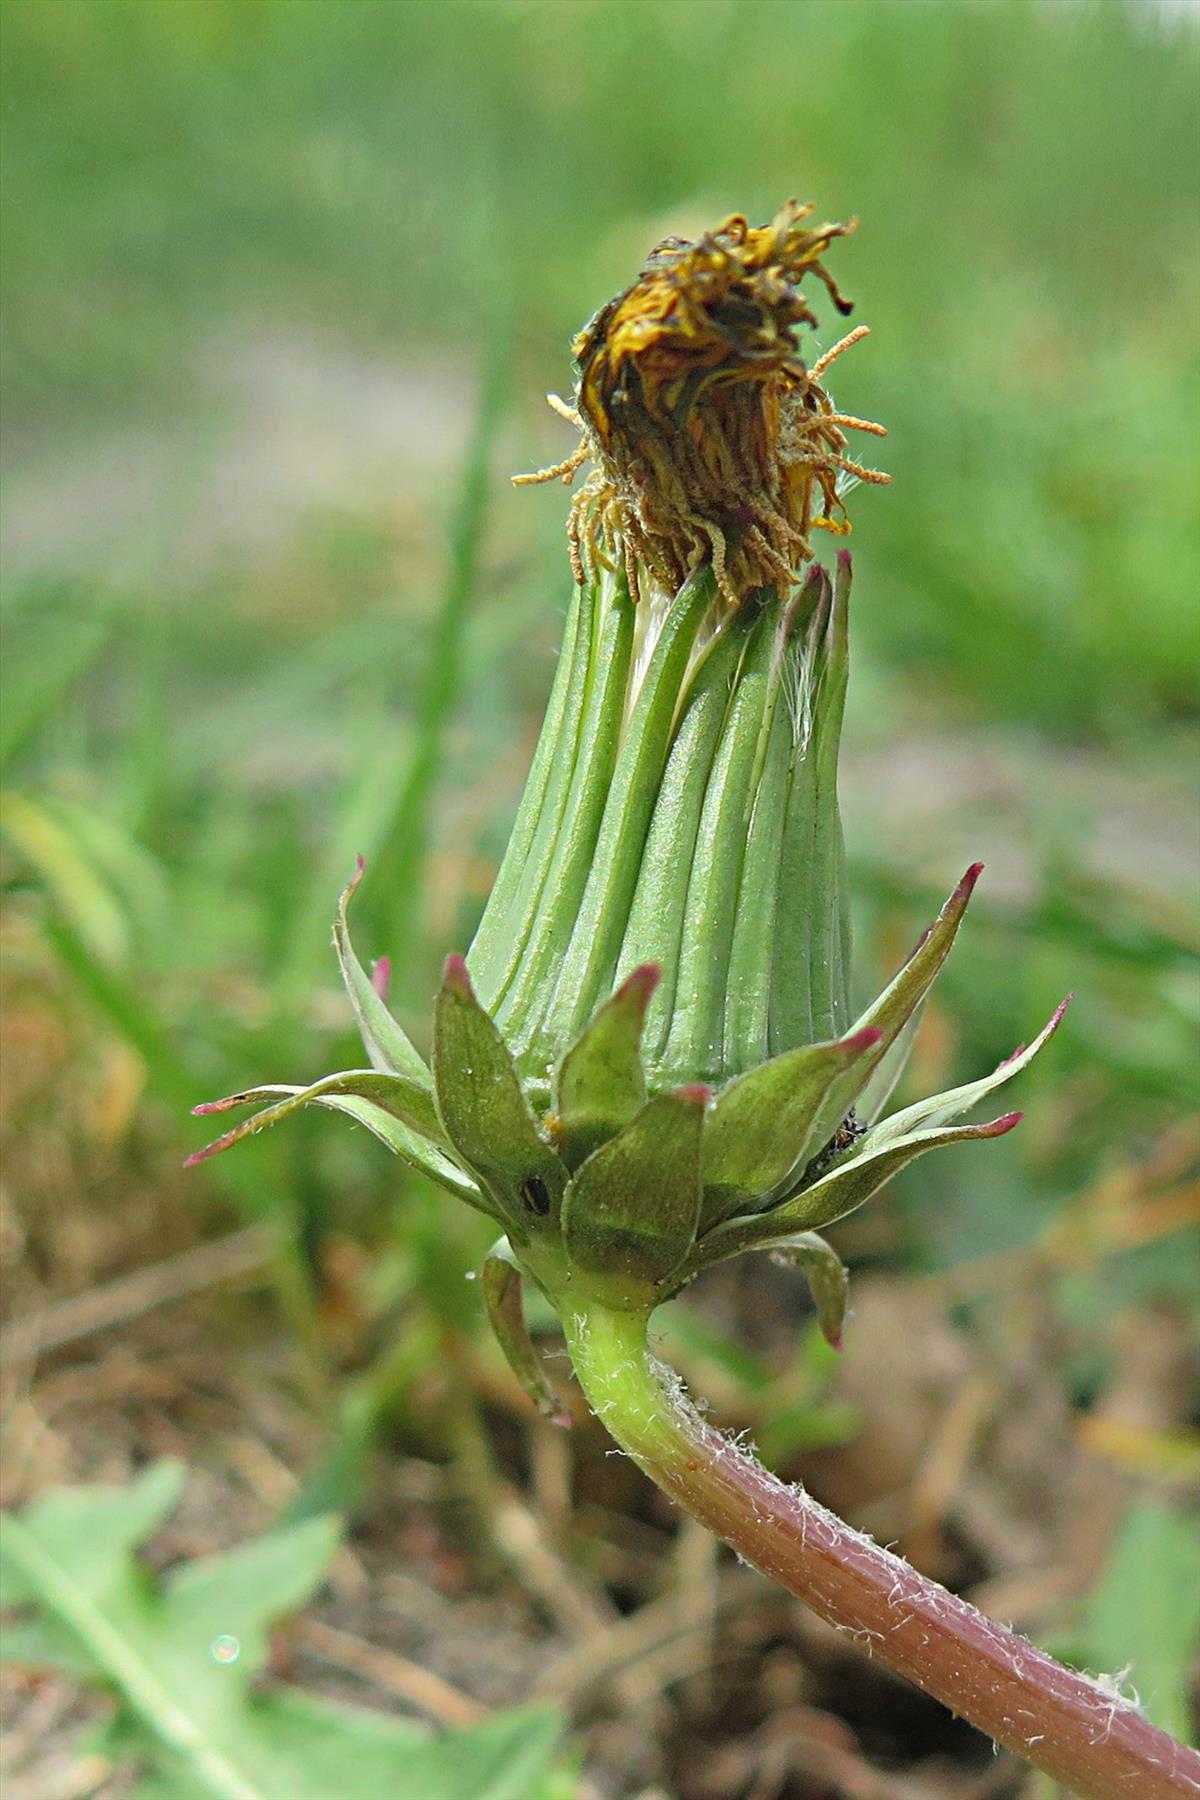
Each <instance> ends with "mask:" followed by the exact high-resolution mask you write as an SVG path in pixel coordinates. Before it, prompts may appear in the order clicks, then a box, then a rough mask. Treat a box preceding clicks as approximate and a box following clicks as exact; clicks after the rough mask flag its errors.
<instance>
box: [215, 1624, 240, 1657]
mask: <svg viewBox="0 0 1200 1800" xmlns="http://www.w3.org/2000/svg"><path fill="white" fill-rule="evenodd" d="M211 1647H212V1659H213V1661H214V1662H218V1663H235V1662H236V1661H237V1659H238V1657H239V1656H240V1655H241V1654H242V1646H241V1644H240V1643H239V1642H238V1640H237V1639H236V1638H235V1637H234V1636H233V1635H232V1633H231V1632H228V1631H223V1632H222V1633H221V1635H220V1636H219V1637H215V1638H214V1639H213V1641H212V1646H211Z"/></svg>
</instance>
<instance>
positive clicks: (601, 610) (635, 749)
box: [193, 555, 1065, 1421]
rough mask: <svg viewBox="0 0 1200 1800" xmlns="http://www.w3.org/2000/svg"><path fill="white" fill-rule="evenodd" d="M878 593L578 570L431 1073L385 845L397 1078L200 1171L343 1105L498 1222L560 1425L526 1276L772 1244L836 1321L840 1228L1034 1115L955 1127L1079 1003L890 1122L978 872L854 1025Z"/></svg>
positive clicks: (294, 1103) (336, 1079)
mask: <svg viewBox="0 0 1200 1800" xmlns="http://www.w3.org/2000/svg"><path fill="white" fill-rule="evenodd" d="M849 597H850V562H849V558H848V557H847V556H844V555H843V556H842V557H841V558H839V569H838V576H837V580H836V581H835V582H831V581H830V579H829V577H828V575H827V574H826V573H825V571H824V570H823V569H820V568H818V567H815V566H814V567H813V568H812V569H811V570H810V572H809V575H808V578H807V580H806V581H805V583H804V584H803V586H802V587H801V588H800V589H799V590H798V591H797V592H796V594H795V595H794V596H793V597H792V598H790V599H787V600H782V599H780V598H779V596H778V595H776V594H775V593H774V592H773V591H772V590H770V589H761V590H759V591H757V592H756V593H755V594H754V595H752V596H751V597H750V598H749V599H748V600H747V601H746V602H744V603H743V604H742V605H741V606H739V607H736V608H735V607H731V606H730V605H729V604H728V602H727V601H726V600H725V599H724V598H723V597H721V596H719V595H718V594H717V593H716V590H715V586H714V582H713V578H712V573H711V570H709V569H703V570H701V571H700V572H699V573H697V574H696V575H695V576H694V577H693V578H692V579H691V580H690V581H689V582H688V583H687V584H686V585H685V587H684V588H683V589H682V590H681V591H680V593H679V594H678V595H676V596H673V597H671V598H668V597H666V596H665V595H658V596H654V595H650V596H646V595H643V598H642V599H641V600H640V601H639V603H638V604H637V605H636V606H634V605H633V604H632V603H631V601H630V598H629V593H628V589H627V586H626V584H625V580H624V577H623V576H618V575H614V574H610V573H608V572H607V571H605V572H602V574H601V577H600V579H598V580H597V581H595V582H593V583H591V584H590V585H584V586H581V587H579V588H577V589H576V592H575V595H574V600H573V604H572V608H571V613H570V616H569V618H568V622H567V628H566V637H565V643H564V648H563V654H562V658H561V661H560V664H559V669H558V674H557V678H556V681H555V686H554V691H553V694H552V695H551V699H550V703H549V707H548V710H547V714H546V720H545V724H544V726H543V730H542V736H541V740H540V742H539V745H538V748H537V752H536V755H535V758H534V763H533V768H532V771H531V773H530V777H529V782H528V785H527V787H526V791H525V795H524V798H523V799H522V802H521V806H520V810H519V812H518V815H517V820H516V823H515V825H514V828H513V833H512V838H511V841H510V844H509V847H508V850H507V853H506V855H505V858H504V862H503V864H502V867H501V869H500V872H499V875H498V876H497V879H496V883H495V886H494V889H493V891H492V895H491V898H490V900H489V902H488V905H487V908H486V911H485V912H484V915H483V919H482V921H481V923H480V926H479V930H478V932H477V934H476V937H475V941H474V943H473V944H472V946H471V949H470V951H469V952H468V954H467V956H466V957H465V958H463V957H461V956H451V957H450V958H449V959H448V960H447V963H446V969H445V976H444V979H443V983H442V987H441V990H440V992H439V994H438V996H437V999H436V1003H435V1009H434V1024H433V1054H432V1068H430V1067H429V1066H427V1065H426V1063H425V1062H424V1061H423V1060H422V1058H421V1057H420V1056H419V1054H418V1053H417V1051H416V1050H415V1049H414V1047H413V1045H412V1044H411V1043H410V1042H409V1040H408V1038H407V1037H406V1036H405V1034H404V1032H403V1031H402V1030H401V1029H400V1026H399V1025H398V1024H397V1023H396V1021H395V1019H394V1018H393V1017H392V1015H391V1013H390V1012H389V1011H388V1008H387V1006H386V1004H385V1002H384V999H383V998H382V996H381V994H380V993H379V992H377V991H376V988H375V986H374V985H373V984H372V981H371V980H370V978H369V977H368V976H367V974H366V973H365V971H364V970H363V968H362V966H361V964H360V963H359V962H358V960H357V958H356V956H355V954H354V951H353V948H352V946H351V943H350V937H349V932H348V929H347V924H346V906H347V903H348V901H349V899H350V897H351V896H352V894H353V892H354V889H355V887H356V886H357V884H358V881H359V879H360V878H361V874H362V870H361V866H360V869H359V872H358V874H357V875H356V876H355V879H354V881H353V882H352V883H351V885H350V887H349V888H348V889H347V891H346V894H345V895H344V896H343V898H342V902H341V904H340V906H339V908H338V915H337V922H336V926H335V942H336V946H337V952H338V957H339V960H340V963H341V968H342V973H343V976H344V979H345V982H346V986H347V989H348V991H349V994H350V998H351V1002H352V1004H353V1007H354V1010H355V1014H356V1017H357V1020H358V1024H359V1028H360V1030H361V1033H362V1038H363V1043H364V1045H365V1048H366V1053H367V1057H368V1060H369V1062H370V1064H371V1067H370V1068H368V1069H359V1070H350V1071H348V1072H345V1073H342V1074H337V1075H331V1076H328V1077H326V1078H325V1079H324V1080H322V1081H319V1082H316V1083H315V1084H314V1085H313V1086H311V1087H307V1088H296V1087H268V1088H255V1089H252V1090H249V1091H247V1092H245V1093H242V1094H235V1095H233V1096H231V1097H230V1098H229V1099H227V1100H220V1101H216V1102H213V1103H211V1104H210V1105H209V1106H207V1107H201V1108H199V1109H198V1110H200V1111H201V1112H217V1111H223V1110H225V1109H226V1108H230V1107H236V1106H243V1105H251V1104H254V1103H256V1102H267V1103H268V1104H267V1105H266V1106H265V1108H264V1110H261V1111H259V1112H257V1113H256V1114H255V1115H254V1116H253V1117H252V1118H250V1119H249V1120H247V1121H246V1122H244V1123H243V1124H241V1125H238V1126H237V1127H235V1129H233V1130H232V1131H230V1132H228V1133H227V1134H226V1135H225V1136H224V1137H222V1138H220V1139H218V1140H217V1142H216V1143H215V1144H212V1145H210V1146H209V1147H208V1149H207V1150H204V1151H201V1152H199V1154H198V1157H197V1158H194V1159H193V1160H198V1159H199V1157H204V1156H208V1155H211V1154H212V1153H213V1152H215V1151H217V1150H223V1149H226V1148H228V1147H229V1146H230V1145H231V1144H234V1143H236V1142H237V1141H238V1140H239V1139H240V1138H242V1137H245V1136H247V1135H248V1134H250V1133H252V1132H255V1131H258V1130H261V1129H262V1128H263V1127H264V1126H266V1125H270V1124H274V1123H276V1122H277V1121H278V1120H279V1119H282V1118H284V1117H286V1116H287V1115H288V1114H289V1113H291V1112H293V1111H295V1110H296V1109H297V1108H299V1107H301V1106H305V1105H309V1104H315V1105H320V1106H325V1107H329V1108H332V1109H333V1110H335V1111H340V1112H343V1113H346V1114H348V1115H349V1116H350V1117H351V1118H353V1119H355V1120H357V1121H358V1122H359V1123H361V1124H363V1125H366V1126H367V1127H368V1128H369V1129H370V1130H371V1131H373V1132H374V1133H375V1134H376V1136H378V1137H379V1138H381V1139H382V1140H383V1142H384V1143H386V1144H387V1145H388V1146H389V1147H390V1148H391V1149H392V1150H394V1151H395V1152H396V1153H397V1155H399V1156H401V1157H403V1158H404V1159H405V1160H406V1161H407V1162H409V1163H410V1164H411V1165H412V1166H413V1167H414V1168H416V1169H419V1170H420V1171H421V1172H422V1173H424V1174H426V1175H428V1176H430V1177H431V1179H433V1180H435V1181H438V1182H440V1183H441V1184H442V1185H443V1186H445V1187H446V1188H448V1189H449V1190H450V1191H451V1192H452V1193H454V1194H456V1195H458V1197H459V1198H460V1199H463V1200H466V1201H468V1202H469V1203H470V1204H471V1205H473V1206H475V1207H476V1208H478V1209H479V1210H480V1211H481V1212H484V1213H486V1214H488V1215H489V1217H491V1218H492V1219H493V1220H494V1221H495V1222H496V1224H497V1226H498V1227H499V1229H500V1231H501V1232H502V1233H503V1236H502V1237H501V1239H500V1241H499V1243H498V1244H497V1246H496V1248H495V1249H494V1250H493V1251H492V1252H491V1254H490V1256H489V1257H488V1259H487V1262H486V1264H485V1268H484V1282H483V1288H484V1294H485V1299H486V1303H487V1307H488V1311H489V1315H490V1317H491V1320H492V1323H493V1325H494V1327H495V1330H496V1333H497V1336H498V1337H499V1339H500V1341H501V1343H502V1344H503V1346H504V1348H505V1351H506V1353H507V1354H508V1357H509V1360H510V1362H511V1363H512V1366H513V1368H514V1370H515V1371H516V1373H517V1375H518V1376H519V1377H520V1379H521V1380H522V1382H523V1383H524V1384H525V1386H526V1388H527V1389H528V1390H529V1392H530V1393H531V1394H532V1396H533V1397H534V1399H535V1400H536V1401H537V1403H538V1404H539V1406H541V1407H542V1409H543V1411H545V1412H546V1413H547V1415H548V1416H550V1417H555V1418H558V1419H560V1421H561V1413H560V1412H559V1409H558V1406H557V1402H556V1401H555V1399H554V1397H553V1395H552V1394H551V1393H550V1391H549V1389H548V1387H547V1385H546V1384H545V1382H544V1381H543V1380H542V1377H541V1375H540V1373H539V1371H538V1369H537V1365H536V1361H535V1358H534V1355H533V1351H532V1347H531V1345H530V1343H529V1340H528V1337H527V1335H526V1333H525V1329H524V1324H523V1319H522V1312H521V1299H520V1280H521V1276H522V1275H526V1276H529V1277H531V1278H532V1279H533V1280H534V1281H535V1282H536V1283H537V1284H538V1285H539V1287H541V1288H542V1289H543V1291H544V1292H545V1293H546V1294H547V1296H548V1297H549V1299H550V1301H551V1302H552V1304H553V1305H554V1306H555V1307H556V1308H558V1309H559V1310H560V1311H563V1310H565V1309H568V1308H571V1307H572V1305H573V1302H574V1303H577V1304H579V1305H587V1304H592V1303H599V1304H601V1305H603V1306H606V1307H608V1308H610V1309H614V1310H619V1311H630V1312H641V1313H645V1312H648V1311H649V1310H650V1309H651V1308H653V1307H654V1306H655V1305H657V1304H658V1303H659V1302H660V1301H662V1300H665V1299H667V1298H669V1297H670V1296H671V1295H673V1294H675V1293H677V1292H678V1291H679V1290H680V1289H681V1288H682V1287H684V1286H685V1285H686V1284H687V1283H688V1282H689V1281H691V1280H692V1279H693V1277H694V1276H695V1275H696V1274H697V1273H699V1271H700V1270H702V1269H705V1268H707V1267H709V1266H710V1265H711V1264H713V1263H716V1262H720V1261H722V1260H724V1259H726V1258H728V1257H731V1256H736V1255H739V1254H740V1253H741V1252H743V1251H746V1250H764V1249H769V1250H774V1251H778V1252H783V1253H785V1254H788V1255H790V1256H791V1257H793V1258H794V1259H795V1260H796V1261H797V1262H798V1263H799V1264H800V1265H801V1267H802V1268H803V1269H804V1271H805V1273H806V1275H807V1277H808V1280H809V1283H810V1286H811V1287H812V1290H813V1294H814V1298H815V1301H816V1304H817V1309H818V1313H819V1316H820V1319H821V1324H822V1327H823V1329H824V1331H825V1333H826V1335H827V1336H828V1337H829V1338H830V1339H831V1341H833V1342H838V1341H839V1340H840V1334H841V1326H842V1317H843V1312H844V1308H845V1292H846V1281H845V1271H844V1270H843V1268H842V1266H841V1263H840V1262H839V1260H838V1258H837V1256H836V1254H835V1253H834V1252H833V1250H831V1249H830V1247H829V1246H828V1245H827V1244H826V1243H825V1242H824V1241H823V1240H822V1239H821V1238H820V1237H819V1236H818V1235H816V1234H817V1231H818V1229H819V1228H820V1227H822V1226H826V1225H829V1224H831V1223H832V1222H833V1221H834V1220H836V1219H840V1218H842V1217H843V1216H844V1215H845V1214H846V1213H848V1212H851V1211H853V1210H854V1209H855V1208H856V1207H858V1206H861V1205H862V1204H863V1202H864V1201H866V1200H869V1199H870V1198H871V1196H872V1195H873V1194H874V1193H876V1192H877V1191H878V1189H879V1188H880V1187H881V1186H882V1185H883V1183H884V1182H885V1181H887V1180H888V1178H889V1177H890V1176H891V1175H893V1174H895V1173H896V1171H897V1170H898V1169H901V1168H903V1166H904V1165H905V1164H906V1163H908V1162H910V1161H911V1160H912V1159H913V1158H914V1157H917V1156H920V1155H922V1154H923V1153H924V1152H925V1151H926V1150H931V1149H933V1148H935V1147H936V1146H937V1145H939V1144H945V1143H956V1142H960V1141H962V1140H964V1139H970V1138H986V1137H998V1136H1000V1135H1001V1134H1002V1133H1003V1132H1005V1131H1007V1130H1009V1129H1010V1128H1011V1127H1012V1126H1013V1125H1015V1124H1016V1123H1017V1121H1018V1119H1019V1118H1020V1116H1021V1115H1020V1114H1019V1113H1007V1114H1004V1115H1003V1116H1002V1117H1000V1118H996V1119H993V1120H991V1121H990V1122H987V1123H983V1124H965V1125H964V1124H958V1123H955V1121H956V1120H958V1119H959V1118H960V1117H961V1116H962V1114H964V1113H965V1112H966V1111H967V1110H968V1109H969V1108H971V1107H972V1106H974V1105H975V1103H976V1102H978V1101H980V1100H982V1099H983V1098H984V1097H985V1096H986V1095H987V1094H988V1093H990V1091H991V1090H992V1089H993V1088H994V1087H998V1086H999V1085H1000V1084H1001V1083H1002V1082H1003V1081H1006V1080H1007V1079H1008V1078H1009V1077H1010V1076H1012V1075H1014V1074H1016V1073H1017V1072H1018V1071H1019V1070H1020V1069H1022V1068H1024V1066H1025V1065H1026V1063H1028V1061H1029V1060H1030V1059H1031V1057H1032V1056H1034V1055H1035V1054H1036V1052H1037V1051H1038V1050H1039V1049H1040V1048H1041V1045H1042V1044H1043V1043H1044V1042H1045V1040H1046V1038H1047V1037H1048V1036H1049V1035H1050V1033H1051V1032H1052V1031H1053V1030H1054V1028H1055V1026H1056V1024H1057V1023H1058V1020H1059V1018H1060V1016H1061V1012H1062V1008H1060V1009H1059V1011H1058V1012H1057V1013H1056V1014H1055V1015H1054V1017H1053V1018H1052V1019H1051V1020H1050V1022H1049V1024H1048V1025H1047V1026H1046V1027H1045V1030H1044V1031H1043V1032H1042V1033H1041V1035H1040V1036H1039V1037H1038V1038H1037V1039H1036V1040H1035V1042H1034V1043H1033V1044H1031V1045H1030V1046H1029V1048H1028V1049H1025V1048H1022V1049H1021V1050H1019V1051H1018V1052H1017V1053H1016V1054H1015V1055H1014V1056H1013V1057H1011V1058H1010V1059H1009V1060H1008V1061H1007V1062H1005V1063H1002V1064H1001V1065H1000V1067H999V1068H998V1069H997V1070H995V1072H994V1073H993V1074H992V1075H990V1076H988V1077H986V1078H985V1079H983V1080H980V1081H977V1082H974V1083H971V1084H968V1085H967V1086H965V1087H961V1088H956V1089H954V1090H952V1091H951V1092H949V1093H945V1094H940V1095H938V1096H937V1097H936V1098H934V1099H932V1100H929V1101H926V1102H923V1103H920V1104H918V1105H916V1106H910V1107H908V1108H907V1109H906V1110H905V1111H903V1112H900V1113H896V1114H894V1115H893V1116H891V1117H890V1118H881V1117H879V1111H880V1108H881V1106H882V1105H883V1104H884V1103H885V1101H886V1097H887V1094H888V1093H889V1092H890V1091H891V1088H892V1086H893V1084H894V1081H895V1079H896V1076H897V1074H898V1072H899V1067H900V1065H901V1063H902V1061H903V1057H904V1055H905V1053H906V1051H907V1048H908V1045H909V1043H910V1041H911V1038H912V1027H913V1025H914V1023H915V1021H916V1017H917V1015H918V1013H919V1010H920V1008H921V1006H922V1004H923V1002H924V1000H925V997H926V995H927V994H928V992H929V989H930V987H931V985H932V983H933V981H934V979H935V978H936V976H937V973H938V971H939V969H940V968H941V966H942V963H943V962H944V961H945V958H946V956H947V954H948V952H949V950H950V947H951V945H952V944H953V942H954V938H955V934H956V933H957V931H958V927H959V924H960V922H961V920H962V917H963V914H964V912H965V910H966V906H967V902H968V900H969V898H970V894H971V890H972V888H973V887H974V884H975V880H976V878H977V876H978V874H979V866H978V865H976V866H974V867H973V868H971V869H969V870H968V871H967V873H966V875H965V876H964V877H963V879H962V881H961V882H960V883H959V885H958V887H957V888H956V889H955V891H954V893H953V894H952V895H951V896H950V898H949V900H948V901H947V902H946V905H945V906H944V908H943V909H942V912H941V913H940V914H939V916H938V918H937V919H936V920H935V921H934V923H933V924H932V925H931V926H930V928H929V930H928V931H927V932H926V933H925V935H924V937H923V938H922V939H921V941H920V943H919V944H918V945H917V947H916V949H915V950H914V951H913V954H912V955H911V957H910V958H909V960H908V962H907V963H905V965H904V967H903V968H902V969H901V970H900V972H899V973H898V974H897V975H896V977H895V979H894V980H893V981H892V983H891V985H890V986H889V987H888V988H887V989H886V990H885V991H884V992H883V994H881V995H880V997H879V998H878V999H877V1000H875V1001H874V1002H873V1003H872V1004H871V1005H870V1006H869V1007H868V1008H867V1009H866V1010H865V1011H864V1012H862V1013H861V1014H859V1015H858V1016H857V1017H855V1016H854V1015H853V1014H852V1012H851V1007H850V1001H849V960H850V947H849V930H848V917H847V897H846V883H845V872H844V856H843V850H842V835H841V825H840V821H839V817H838V805H837V754H838V740H839V735H840V730H841V718H842V707H843V700H844V696H845V689H846V673H847V653H848V638H847V613H848V605H849ZM1064 1004H1065V1003H1064Z"/></svg>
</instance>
